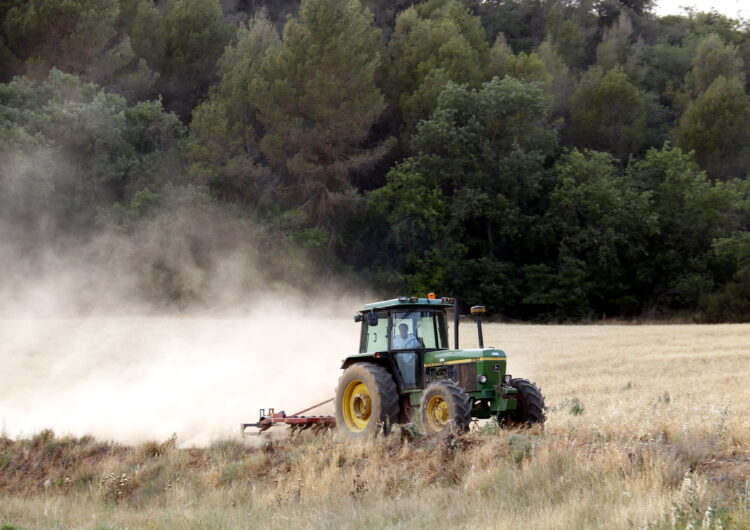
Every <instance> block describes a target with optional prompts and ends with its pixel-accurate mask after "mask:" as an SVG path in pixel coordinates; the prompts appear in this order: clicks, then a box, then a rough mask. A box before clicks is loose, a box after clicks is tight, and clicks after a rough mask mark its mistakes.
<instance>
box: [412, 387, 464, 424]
mask: <svg viewBox="0 0 750 530" xmlns="http://www.w3.org/2000/svg"><path fill="white" fill-rule="evenodd" d="M419 408H420V411H421V415H422V425H423V426H424V429H425V431H427V432H428V433H439V432H443V431H450V432H459V433H463V432H466V431H468V430H469V423H470V422H471V398H470V397H469V395H468V394H467V393H466V392H465V391H464V389H463V388H461V387H460V386H458V384H457V383H456V382H455V381H451V380H443V381H437V382H435V383H432V384H431V385H430V386H428V387H427V388H426V389H425V391H424V393H423V394H422V400H421V401H420V405H419Z"/></svg>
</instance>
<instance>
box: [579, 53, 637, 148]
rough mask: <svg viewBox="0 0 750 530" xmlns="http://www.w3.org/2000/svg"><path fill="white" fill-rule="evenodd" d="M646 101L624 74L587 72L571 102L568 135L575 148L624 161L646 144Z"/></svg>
mask: <svg viewBox="0 0 750 530" xmlns="http://www.w3.org/2000/svg"><path fill="white" fill-rule="evenodd" d="M646 104H647V101H646V97H645V95H644V94H643V92H641V91H640V90H639V89H638V87H636V86H634V85H633V84H632V83H631V82H630V81H629V80H628V77H627V75H626V74H625V72H623V71H622V69H620V68H613V69H611V70H609V71H608V72H606V73H605V72H604V71H602V70H601V69H600V68H599V67H593V68H591V69H590V70H589V71H588V72H586V74H584V76H583V77H582V78H581V80H580V81H579V83H578V86H577V87H576V89H575V92H574V93H573V97H572V100H571V110H570V114H571V123H570V134H571V137H572V140H573V142H574V144H575V145H577V146H581V147H589V148H591V149H596V150H600V151H607V152H609V153H612V154H613V155H614V156H615V157H617V158H619V159H621V160H622V159H625V158H626V157H627V156H628V154H630V153H637V152H638V151H639V150H640V149H641V148H642V147H643V145H644V143H645V141H646Z"/></svg>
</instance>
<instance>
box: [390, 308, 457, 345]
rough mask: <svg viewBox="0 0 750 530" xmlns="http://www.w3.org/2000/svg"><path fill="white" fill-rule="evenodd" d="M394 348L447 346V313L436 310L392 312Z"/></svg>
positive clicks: (392, 340)
mask: <svg viewBox="0 0 750 530" xmlns="http://www.w3.org/2000/svg"><path fill="white" fill-rule="evenodd" d="M391 316H392V318H393V328H392V332H391V349H392V350H415V349H419V348H428V349H433V348H437V349H443V348H447V347H448V346H447V344H448V340H447V335H448V334H447V332H446V329H445V315H444V314H443V313H442V312H434V311H405V312H394V313H391Z"/></svg>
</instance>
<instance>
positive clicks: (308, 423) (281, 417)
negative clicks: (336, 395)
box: [240, 398, 336, 435]
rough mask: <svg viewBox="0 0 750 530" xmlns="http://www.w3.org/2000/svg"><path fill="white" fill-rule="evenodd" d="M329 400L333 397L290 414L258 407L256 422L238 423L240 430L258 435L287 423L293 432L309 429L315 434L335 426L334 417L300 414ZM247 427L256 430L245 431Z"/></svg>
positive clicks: (245, 433) (247, 433) (246, 433)
mask: <svg viewBox="0 0 750 530" xmlns="http://www.w3.org/2000/svg"><path fill="white" fill-rule="evenodd" d="M331 401H333V398H331V399H328V400H326V401H322V402H321V403H318V404H316V405H313V406H312V407H308V408H306V409H304V410H301V411H299V412H297V413H295V414H292V415H290V416H287V415H286V413H285V412H284V411H283V410H282V411H280V412H276V411H275V410H274V409H268V413H266V409H260V419H259V420H258V421H257V422H256V423H240V431H241V432H242V434H243V435H259V434H261V433H263V432H265V431H267V430H268V429H270V428H271V427H273V426H275V425H289V426H290V427H291V431H292V432H293V433H294V432H299V431H306V430H308V429H311V430H312V432H314V433H316V434H317V433H319V432H322V431H326V430H328V429H331V428H333V427H335V426H336V418H334V417H333V416H303V415H302V414H304V413H305V412H309V411H311V410H313V409H316V408H318V407H320V406H323V405H325V404H327V403H330V402H331ZM248 427H254V428H256V429H258V430H257V431H256V432H247V430H246V429H247V428H248Z"/></svg>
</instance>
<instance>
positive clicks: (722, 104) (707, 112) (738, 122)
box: [677, 77, 750, 178]
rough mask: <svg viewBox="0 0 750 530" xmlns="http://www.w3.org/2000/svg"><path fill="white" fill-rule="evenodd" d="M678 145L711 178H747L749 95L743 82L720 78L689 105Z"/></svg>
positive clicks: (749, 164) (749, 154) (749, 150)
mask: <svg viewBox="0 0 750 530" xmlns="http://www.w3.org/2000/svg"><path fill="white" fill-rule="evenodd" d="M677 142H678V145H679V146H680V147H682V148H683V149H684V150H686V151H693V150H694V151H695V158H696V160H697V161H698V163H699V164H700V165H701V166H702V167H703V168H705V170H706V171H707V172H708V174H709V175H711V176H712V177H714V178H729V177H746V176H747V175H748V171H750V96H748V95H747V94H745V89H744V87H743V84H742V82H741V81H740V80H739V79H737V78H733V79H727V78H726V77H719V78H717V79H716V80H715V81H714V82H713V83H711V86H709V87H708V89H707V90H706V91H705V92H704V93H703V94H701V95H700V96H698V99H696V100H695V101H693V102H692V103H691V104H690V106H688V108H687V110H686V111H685V113H684V114H683V115H682V118H681V119H680V124H679V126H678V127H677Z"/></svg>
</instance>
